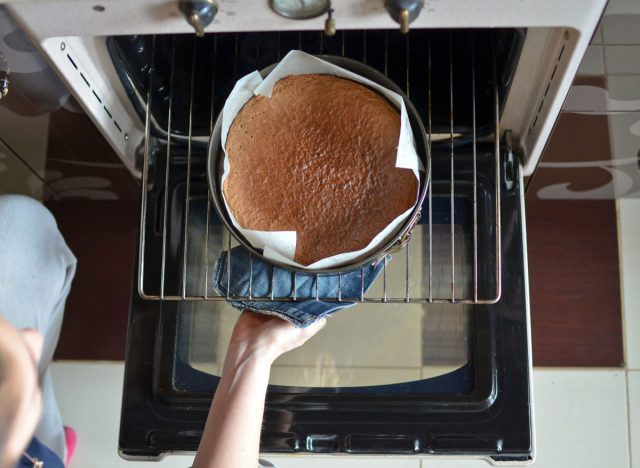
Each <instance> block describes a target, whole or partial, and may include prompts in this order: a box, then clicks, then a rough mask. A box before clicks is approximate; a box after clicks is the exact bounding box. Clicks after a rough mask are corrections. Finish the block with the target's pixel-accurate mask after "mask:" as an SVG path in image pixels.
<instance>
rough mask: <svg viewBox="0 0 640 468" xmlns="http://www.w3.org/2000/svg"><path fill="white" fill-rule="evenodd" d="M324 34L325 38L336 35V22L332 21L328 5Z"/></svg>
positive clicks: (330, 9)
mask: <svg viewBox="0 0 640 468" xmlns="http://www.w3.org/2000/svg"><path fill="white" fill-rule="evenodd" d="M324 33H325V35H327V36H335V35H336V20H334V19H333V8H331V5H329V9H328V10H327V20H326V21H325V22H324Z"/></svg>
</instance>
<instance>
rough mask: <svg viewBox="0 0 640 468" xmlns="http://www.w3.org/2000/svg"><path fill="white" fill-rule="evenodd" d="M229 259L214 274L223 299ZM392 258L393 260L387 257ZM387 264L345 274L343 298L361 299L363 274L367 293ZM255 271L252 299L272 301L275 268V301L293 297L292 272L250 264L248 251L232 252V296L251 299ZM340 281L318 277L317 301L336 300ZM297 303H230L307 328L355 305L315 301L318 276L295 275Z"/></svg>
mask: <svg viewBox="0 0 640 468" xmlns="http://www.w3.org/2000/svg"><path fill="white" fill-rule="evenodd" d="M227 255H229V252H227V251H223V252H222V253H221V254H220V256H219V257H218V260H217V261H216V265H215V267H214V270H213V285H214V286H215V288H216V289H217V290H218V292H219V293H220V294H222V295H223V296H226V295H227V281H229V279H228V278H227ZM387 258H388V259H389V258H391V257H390V256H388V257H387ZM383 263H384V262H379V264H378V265H376V266H374V265H367V266H366V267H364V269H363V270H354V271H352V272H349V273H343V274H342V296H341V297H352V298H353V297H360V292H361V288H362V272H364V290H365V291H367V290H368V289H369V288H370V287H371V285H372V284H373V282H374V281H375V280H376V278H377V277H378V275H379V274H380V272H381V271H382V268H383ZM250 268H251V269H252V270H253V279H252V284H251V292H252V297H261V298H262V297H269V295H270V292H271V269H272V268H273V296H274V298H276V299H277V298H282V297H292V296H293V276H294V275H293V272H292V271H289V270H285V269H283V268H279V267H277V266H275V265H272V264H270V263H267V262H265V261H263V260H261V259H259V258H257V257H256V256H253V260H252V262H250V261H249V251H248V250H247V249H246V248H244V247H242V246H238V247H234V248H233V249H231V278H230V281H229V289H230V290H231V293H230V294H231V295H237V296H248V295H249V272H250ZM338 289H339V279H338V275H337V274H333V275H319V276H318V297H328V298H337V297H338ZM296 297H297V298H298V299H301V300H299V301H297V302H285V301H277V300H276V301H233V300H230V301H229V303H230V304H231V305H232V306H233V307H235V308H237V309H241V310H244V309H251V310H254V311H255V312H259V313H263V314H269V315H276V316H278V317H280V318H282V319H285V320H288V321H289V322H291V323H293V324H294V325H295V326H297V327H307V326H309V325H311V324H312V323H313V322H315V321H316V320H318V319H320V318H322V317H325V316H327V315H329V314H332V313H334V312H337V311H338V310H340V309H344V308H346V307H352V306H354V305H355V304H356V303H355V302H347V301H344V302H326V301H321V300H316V299H315V297H316V276H315V275H313V274H312V275H308V274H303V273H297V274H296Z"/></svg>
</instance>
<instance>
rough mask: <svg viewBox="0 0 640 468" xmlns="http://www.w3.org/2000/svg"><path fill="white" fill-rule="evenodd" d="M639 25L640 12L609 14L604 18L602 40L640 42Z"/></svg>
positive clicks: (620, 42)
mask: <svg viewBox="0 0 640 468" xmlns="http://www.w3.org/2000/svg"><path fill="white" fill-rule="evenodd" d="M636 3H638V2H636ZM639 25H640V14H637V13H636V14H633V13H620V14H611V15H609V14H608V15H606V16H604V17H603V18H602V23H601V28H602V41H603V42H604V44H640V27H639Z"/></svg>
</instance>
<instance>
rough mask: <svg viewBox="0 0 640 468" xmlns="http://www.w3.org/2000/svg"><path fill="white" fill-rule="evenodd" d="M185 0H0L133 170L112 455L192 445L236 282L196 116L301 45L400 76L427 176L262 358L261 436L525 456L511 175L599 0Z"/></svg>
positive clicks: (524, 312) (326, 445) (279, 447)
mask: <svg viewBox="0 0 640 468" xmlns="http://www.w3.org/2000/svg"><path fill="white" fill-rule="evenodd" d="M185 3H186V2H185ZM185 3H182V4H181V5H182V6H183V8H182V12H183V13H184V12H186V13H187V19H188V22H187V21H185V18H184V17H183V15H182V14H181V13H180V11H181V10H180V9H179V8H178V3H174V2H158V1H154V0H141V1H139V2H135V4H130V3H126V2H124V1H110V2H104V3H101V4H95V3H94V2H85V1H78V2H70V1H63V0H60V1H51V2H46V3H42V4H40V3H37V4H31V3H29V4H27V3H22V2H17V3H13V4H11V5H10V9H11V11H12V13H13V14H14V16H15V17H16V19H17V20H18V21H19V22H21V24H22V27H23V28H24V29H25V30H27V31H28V32H30V34H31V36H32V37H33V38H34V42H36V43H37V44H38V45H39V46H40V47H41V48H42V50H43V51H44V53H45V54H46V55H47V56H48V58H49V59H50V60H51V62H52V64H53V65H54V67H55V68H56V69H57V70H58V71H59V72H60V74H61V76H62V77H63V79H64V80H65V81H66V83H67V84H68V85H69V87H70V88H71V89H72V90H73V92H74V94H75V95H76V97H77V98H78V100H79V101H80V102H81V103H82V105H83V107H84V108H85V110H86V111H87V113H88V114H89V115H90V116H91V118H92V119H93V120H94V122H95V123H96V124H97V126H98V128H99V129H100V131H101V132H102V133H103V134H104V135H105V137H106V138H107V139H108V140H109V141H110V143H111V144H112V146H113V148H114V149H115V150H116V152H117V153H118V154H119V155H120V157H121V158H122V159H123V161H125V163H126V164H127V165H128V167H129V168H130V170H131V172H132V173H133V174H134V175H135V176H136V177H139V179H140V183H141V203H140V207H141V210H140V211H141V216H140V233H139V244H138V248H137V249H136V252H132V255H135V256H136V259H137V262H136V267H135V271H134V272H133V281H132V291H131V309H130V317H129V331H128V337H127V352H126V363H125V386H124V395H123V402H122V416H121V427H120V439H119V450H120V453H121V455H122V456H123V457H124V458H127V459H135V460H137V459H146V460H148V459H159V458H162V457H163V456H165V455H167V454H170V453H173V452H189V451H195V449H196V448H197V445H198V443H199V439H200V436H201V434H202V429H203V427H204V422H205V419H206V416H207V412H208V408H209V404H210V402H211V398H212V395H213V393H214V392H215V388H216V385H217V382H218V379H219V377H218V376H219V375H220V372H221V367H222V362H223V360H224V353H225V349H226V343H227V342H228V339H229V336H230V332H231V329H232V327H233V324H234V322H235V320H236V318H237V316H238V312H237V311H235V310H234V309H232V308H231V307H230V306H229V305H227V303H226V300H228V299H249V297H238V296H237V295H234V294H233V293H230V294H226V295H222V294H220V293H219V292H218V291H216V289H215V288H214V287H213V277H212V272H213V265H214V263H215V261H216V259H217V258H218V256H219V254H220V253H221V252H222V251H225V250H229V249H231V248H233V247H235V246H236V245H237V242H236V241H235V239H234V238H233V236H231V235H230V234H229V231H228V230H226V228H225V227H224V225H223V223H221V220H220V219H219V218H218V216H217V214H216V211H215V209H214V207H213V203H212V201H211V198H210V194H209V189H208V183H207V154H208V153H207V148H208V141H209V136H210V134H211V132H212V130H213V126H214V123H215V120H216V117H217V115H218V113H219V112H220V110H221V109H222V106H223V105H224V102H225V99H226V97H227V96H228V94H229V92H230V91H231V89H232V87H233V85H234V84H235V82H236V81H237V80H238V79H239V78H240V77H242V76H244V75H245V74H247V73H249V72H251V71H254V70H261V69H264V68H266V67H268V66H269V65H272V64H273V63H276V62H278V61H279V60H280V59H281V58H282V57H284V55H286V53H287V52H289V51H290V50H303V51H305V52H308V53H311V54H314V55H330V56H340V57H347V58H350V59H353V60H357V61H360V62H362V63H365V64H367V65H369V66H371V67H373V68H375V69H377V70H378V71H380V72H381V73H382V74H384V75H385V76H386V77H388V78H389V79H391V80H392V81H393V82H394V83H396V84H397V85H398V87H399V89H400V90H402V91H403V92H404V93H405V94H406V95H407V96H408V98H409V99H410V101H411V103H412V104H413V105H414V106H415V108H416V110H417V111H418V114H419V115H420V118H421V120H422V124H423V126H424V128H425V130H426V133H427V145H426V147H425V148H423V149H422V150H423V151H424V152H425V153H426V154H425V158H426V159H427V160H428V162H429V166H430V174H429V176H430V181H431V184H430V186H429V190H428V193H427V196H426V197H425V201H424V204H423V206H422V216H421V219H420V221H419V224H418V225H417V226H416V227H415V228H414V231H413V233H412V236H411V238H410V240H409V242H408V243H407V244H406V245H405V246H404V247H403V248H401V249H398V250H397V251H395V252H393V253H392V255H391V257H390V259H385V260H384V264H383V270H382V273H381V275H380V277H379V278H378V279H377V281H376V282H375V284H374V285H373V287H372V288H371V289H370V290H369V291H367V292H365V291H364V290H363V289H361V291H360V294H356V295H355V297H347V296H343V295H342V294H340V293H339V294H338V297H337V298H332V299H329V300H334V301H352V302H357V303H358V304H357V305H356V306H355V307H354V308H353V309H349V310H344V311H342V312H339V313H337V314H335V316H333V317H332V318H331V319H330V320H329V321H328V324H327V327H326V328H325V330H323V332H322V333H321V334H319V335H318V336H317V337H314V338H313V339H312V340H311V341H310V342H309V343H307V345H305V346H304V347H303V348H301V349H298V350H294V351H292V352H290V353H288V354H287V355H285V356H283V357H282V358H281V359H279V360H278V361H276V363H275V365H274V367H273V370H272V375H271V381H270V386H269V390H268V394H267V402H266V409H265V414H264V421H263V432H262V439H261V451H262V452H264V453H267V454H268V453H278V454H291V455H298V456H302V455H305V454H307V455H308V454H317V453H322V454H335V455H345V454H349V455H361V454H381V455H388V454H396V455H406V456H414V457H439V456H448V457H450V456H455V457H473V458H484V459H486V460H487V461H489V462H491V463H494V464H500V463H504V464H527V463H530V462H531V461H532V460H533V459H534V457H535V428H534V410H533V394H532V391H533V389H532V381H531V378H532V374H531V362H532V361H531V333H530V322H529V302H528V277H527V255H526V230H525V213H524V203H523V194H524V190H525V185H526V180H527V177H528V176H530V175H531V174H532V173H533V172H534V171H535V167H536V165H537V162H538V160H539V158H540V153H541V151H542V149H543V148H544V145H545V143H546V140H547V138H548V135H549V133H550V131H551V128H552V126H553V124H554V122H555V119H556V117H557V115H558V112H559V109H560V106H561V104H562V101H563V99H564V97H565V95H566V92H567V90H568V87H569V84H570V82H571V80H572V78H573V75H574V74H575V71H576V69H577V66H578V63H579V61H580V58H581V56H582V54H583V52H584V50H585V48H586V45H587V43H588V42H589V39H590V37H591V34H592V33H593V31H594V29H595V26H596V24H597V22H598V20H599V17H600V15H601V13H602V9H603V8H604V3H605V2H604V1H601V0H591V1H588V2H573V1H571V2H562V4H561V5H557V4H556V3H555V2H552V1H550V0H549V1H547V0H542V1H541V2H537V3H536V4H535V5H533V4H529V3H527V2H524V3H520V4H518V5H517V6H516V5H514V4H512V2H507V1H493V2H489V1H486V2H485V1H483V2H467V1H464V0H460V1H453V0H452V1H447V2H444V1H438V0H432V1H427V2H426V3H425V4H424V7H423V8H422V11H419V12H416V11H414V10H411V11H409V10H405V11H406V13H402V11H400V13H399V14H397V15H396V14H395V13H394V11H393V8H388V10H389V11H390V12H391V13H392V15H391V16H393V17H391V16H390V15H389V12H388V11H387V9H385V5H384V2H382V1H379V2H378V1H362V2H355V1H354V2H340V3H338V2H335V4H334V5H333V9H332V10H331V11H323V14H322V15H320V16H318V17H317V18H315V19H308V20H304V21H296V20H295V19H291V18H285V17H283V16H279V15H278V14H276V13H275V12H274V11H273V10H272V9H271V8H270V2H267V1H265V2H248V1H246V2H245V1H241V0H236V1H230V0H227V1H225V2H220V4H219V5H217V7H218V8H214V10H215V13H216V14H215V15H213V14H211V12H212V10H207V9H202V8H205V7H207V8H210V7H211V4H210V3H208V2H202V3H199V2H190V3H189V5H190V8H191V9H189V7H188V6H185ZM272 3H273V2H272ZM388 3H394V4H395V3H397V2H387V7H389V5H388ZM409 3H411V4H412V5H413V4H416V3H417V4H421V2H409ZM194 4H196V6H198V7H199V8H201V9H194V8H195V7H194ZM204 4H206V5H204ZM403 5H404V4H403ZM405 6H406V5H405ZM194 15H195V16H194ZM208 20H211V21H210V23H209V24H208V26H207V25H206V24H205V23H207V21H208ZM396 20H397V21H396ZM398 23H400V24H398ZM192 26H196V27H197V28H196V29H204V31H199V32H204V33H206V34H204V36H203V37H198V36H197V35H195V34H193V31H192V29H191V28H192ZM334 27H335V29H336V31H335V32H334V31H333V28H334ZM229 267H230V268H231V269H232V268H233V265H229ZM301 276H303V274H302V273H297V274H296V275H294V276H293V281H294V283H295V282H296V281H298V280H300V281H302V280H303V278H301ZM307 279H309V278H307ZM310 280H311V281H313V282H315V284H319V282H321V281H323V275H322V274H313V275H311V278H310ZM294 289H295V288H294ZM272 291H273V290H272ZM316 291H317V289H316ZM250 294H251V293H250ZM316 299H326V298H322V297H319V296H318V295H317V294H316V295H314V294H311V295H310V296H308V297H295V298H292V299H289V300H316ZM251 300H253V301H267V302H268V301H271V300H282V298H278V297H273V293H271V294H266V295H263V296H259V297H255V296H254V295H251Z"/></svg>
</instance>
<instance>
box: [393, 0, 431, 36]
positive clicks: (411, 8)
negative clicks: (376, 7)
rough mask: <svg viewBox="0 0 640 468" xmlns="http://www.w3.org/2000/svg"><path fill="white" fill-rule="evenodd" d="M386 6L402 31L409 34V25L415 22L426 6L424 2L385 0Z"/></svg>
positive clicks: (418, 0)
mask: <svg viewBox="0 0 640 468" xmlns="http://www.w3.org/2000/svg"><path fill="white" fill-rule="evenodd" d="M384 6H385V8H386V9H387V11H388V12H389V15H390V16H391V18H393V20H394V21H395V22H396V23H400V31H401V32H402V33H404V34H406V33H408V32H409V23H411V22H412V21H413V20H415V19H416V18H417V17H418V15H419V14H420V10H422V7H423V6H424V0H384Z"/></svg>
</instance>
